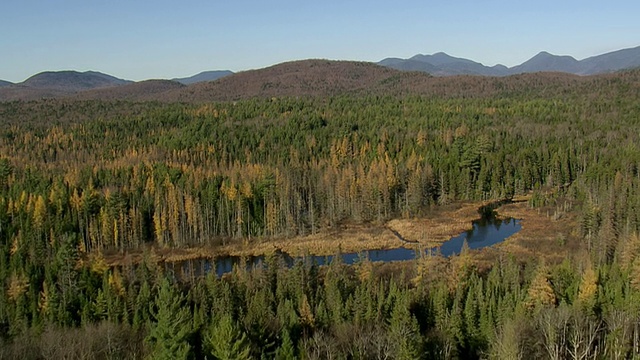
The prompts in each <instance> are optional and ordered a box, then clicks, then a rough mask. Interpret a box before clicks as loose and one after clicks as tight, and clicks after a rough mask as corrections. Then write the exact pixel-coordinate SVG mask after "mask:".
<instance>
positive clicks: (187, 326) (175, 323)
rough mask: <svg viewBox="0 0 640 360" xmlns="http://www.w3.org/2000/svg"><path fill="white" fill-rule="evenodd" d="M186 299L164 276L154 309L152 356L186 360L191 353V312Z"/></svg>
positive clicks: (152, 311) (150, 339)
mask: <svg viewBox="0 0 640 360" xmlns="http://www.w3.org/2000/svg"><path fill="white" fill-rule="evenodd" d="M184 302H185V301H184V295H182V294H181V293H179V292H177V291H176V290H175V289H174V288H173V286H172V285H171V283H170V282H169V280H168V279H166V278H165V279H163V280H162V282H161V283H160V288H159V289H158V293H157V295H156V298H155V306H154V308H153V309H152V310H151V314H152V315H153V317H154V319H155V321H154V322H153V323H152V324H151V330H150V332H149V336H147V339H146V340H147V342H148V343H149V345H150V347H151V351H150V353H149V358H150V359H186V358H187V357H188V356H189V353H190V351H191V346H190V344H189V342H188V338H189V336H190V335H191V332H192V329H191V315H190V314H189V309H188V308H186V307H185V306H184Z"/></svg>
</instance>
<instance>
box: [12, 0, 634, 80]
mask: <svg viewBox="0 0 640 360" xmlns="http://www.w3.org/2000/svg"><path fill="white" fill-rule="evenodd" d="M639 14H640V1H637V0H629V1H627V0H625V1H615V0H614V1H608V2H604V1H589V0H582V1H574V0H569V1H562V0H554V1H548V0H542V1H526V2H524V1H519V0H515V1H514V0H511V1H504V0H475V1H471V0H469V1H466V0H464V1H463V0H451V1H428V0H411V1H390V0H385V1H378V0H368V1H365V0H340V1H336V0H325V1H305V0H298V1H289V0H271V1H268V0H261V1H249V0H208V1H204V0H203V1H189V0H186V1H175V0H174V1H169V0H155V1H146V0H60V1H51V0H40V1H35V0H16V1H11V0H5V1H4V2H3V4H2V6H0V79H3V80H9V81H13V82H20V81H23V80H25V79H26V78H27V77H29V76H30V75H33V74H35V73H38V72H40V71H45V70H66V69H73V70H80V71H85V70H96V71H101V72H105V73H108V74H111V75H114V76H117V77H121V78H125V79H130V80H144V79H150V78H173V77H185V76H190V75H193V74H196V73H198V72H201V71H205V70H218V69H220V70H222V69H228V70H233V71H241V70H247V69H255V68H261V67H265V66H269V65H273V64H276V63H280V62H284V61H288V60H298V59H308V58H326V59H340V60H364V61H379V60H382V59H383V58H385V57H403V58H405V57H410V56H413V55H415V54H418V53H421V54H431V53H435V52H439V51H444V52H446V53H448V54H450V55H453V56H459V57H465V58H470V59H472V60H476V61H479V62H481V63H483V64H485V65H495V64H497V63H502V64H505V65H507V66H513V65H517V64H519V63H522V62H524V61H526V60H527V59H529V58H530V57H532V56H534V55H535V54H536V53H538V52H540V51H542V50H545V51H549V52H551V53H554V54H558V55H572V56H574V57H576V58H577V59H583V58H585V57H589V56H593V55H598V54H601V53H605V52H608V51H612V50H617V49H621V48H628V47H635V46H638V45H640V20H639Z"/></svg>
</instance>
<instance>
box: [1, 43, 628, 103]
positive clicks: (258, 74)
mask: <svg viewBox="0 0 640 360" xmlns="http://www.w3.org/2000/svg"><path fill="white" fill-rule="evenodd" d="M636 67H640V47H637V48H632V49H624V50H619V51H615V52H611V53H607V54H604V55H599V56H594V57H590V58H587V59H584V60H580V61H579V60H576V59H574V58H573V57H570V56H557V55H552V54H549V53H547V52H541V53H539V54H538V55H536V56H534V57H533V58H531V59H530V60H528V61H526V62H524V63H522V64H520V65H518V66H514V67H512V68H507V67H506V66H502V65H496V66H492V67H488V66H484V65H482V64H480V63H478V62H475V61H472V60H469V59H464V58H456V57H453V56H450V55H447V54H445V53H436V54H433V55H416V56H413V57H412V58H410V59H399V58H387V59H384V60H382V61H380V62H379V63H377V64H376V63H370V62H354V61H330V60H299V61H292V62H286V63H282V64H277V65H273V66H270V67H267V68H263V69H258V70H248V71H242V72H239V73H236V74H234V73H232V72H231V71H207V72H203V73H200V74H197V75H194V76H191V77H187V78H178V79H172V80H146V81H140V82H132V81H129V80H124V79H119V78H117V77H114V76H111V75H107V74H103V73H100V72H96V71H87V72H77V71H57V72H53V71H47V72H42V73H39V74H36V75H34V76H31V77H30V78H28V79H27V80H25V81H23V82H21V83H18V84H12V83H10V82H0V101H12V100H36V99H42V98H77V99H122V100H132V101H146V100H159V101H187V102H202V101H217V100H235V99H241V98H248V97H277V96H316V95H333V94H339V93H344V92H361V93H362V92H366V93H372V94H373V93H375V94H386V93H403V92H404V93H406V92H407V91H411V92H414V93H416V94H439V95H443V96H449V95H452V94H456V93H457V94H459V93H460V91H462V90H461V89H466V90H465V91H466V92H467V93H468V94H469V95H471V96H474V94H477V93H478V91H476V90H478V89H480V88H482V89H483V91H499V89H504V88H505V87H506V88H509V87H512V86H513V84H515V83H517V84H520V85H526V86H534V85H535V83H536V81H537V80H533V79H534V78H532V77H528V76H524V75H516V74H526V73H537V74H536V75H535V79H538V80H540V79H542V80H543V81H544V82H545V84H547V85H548V84H552V85H553V86H555V87H556V88H563V87H566V86H570V85H571V84H576V83H580V82H581V78H584V77H580V76H577V75H591V74H601V73H610V72H616V71H619V70H624V69H631V68H636ZM468 75H485V76H468ZM434 76H435V77H434ZM505 76H506V77H507V79H506V80H504V81H502V80H500V81H496V77H505ZM518 76H519V77H518ZM522 76H524V77H522ZM438 79H450V80H442V81H441V80H438ZM485 79H486V80H485ZM545 86H546V85H545ZM465 87H466V88H465Z"/></svg>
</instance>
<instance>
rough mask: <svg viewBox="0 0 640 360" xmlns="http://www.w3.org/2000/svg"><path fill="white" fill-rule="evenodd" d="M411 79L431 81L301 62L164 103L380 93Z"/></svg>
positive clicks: (180, 93) (370, 67)
mask: <svg viewBox="0 0 640 360" xmlns="http://www.w3.org/2000/svg"><path fill="white" fill-rule="evenodd" d="M411 76H415V77H418V78H428V75H426V74H423V73H407V74H403V73H401V72H399V71H397V70H393V69H389V68H386V67H383V66H378V65H375V64H373V63H367V62H354V61H329V60H300V61H292V62H286V63H282V64H278V65H274V66H271V67H267V68H264V69H259V70H250V71H244V72H239V73H236V74H233V75H230V76H226V77H223V78H221V79H218V80H216V81H212V82H203V83H197V84H193V85H190V86H188V87H186V88H182V89H177V90H173V91H169V92H166V93H164V94H162V96H161V99H162V100H165V101H189V102H191V101H193V102H202V101H214V100H237V99H242V98H251V97H278V96H330V95H337V94H340V93H345V92H358V91H368V90H371V89H377V88H379V87H380V85H381V84H384V82H385V81H393V80H394V78H398V77H411Z"/></svg>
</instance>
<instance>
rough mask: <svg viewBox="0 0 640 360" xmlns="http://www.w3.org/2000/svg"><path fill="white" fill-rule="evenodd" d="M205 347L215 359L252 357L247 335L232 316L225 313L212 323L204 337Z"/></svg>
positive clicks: (238, 359)
mask: <svg viewBox="0 0 640 360" xmlns="http://www.w3.org/2000/svg"><path fill="white" fill-rule="evenodd" d="M204 342H205V347H206V348H207V349H208V352H209V353H210V354H211V356H213V358H214V359H219V360H226V359H237V360H243V359H250V358H251V356H250V354H251V347H250V344H249V342H248V340H247V335H246V334H245V333H244V332H243V331H242V330H240V329H238V327H237V324H236V323H235V322H234V321H233V319H232V318H231V315H224V316H222V318H220V319H219V320H218V321H217V322H216V323H213V324H211V326H210V328H209V331H208V332H207V334H206V335H205V337H204Z"/></svg>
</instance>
